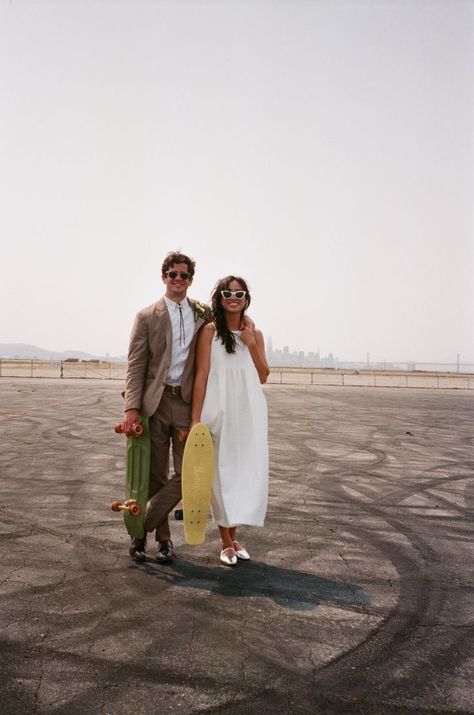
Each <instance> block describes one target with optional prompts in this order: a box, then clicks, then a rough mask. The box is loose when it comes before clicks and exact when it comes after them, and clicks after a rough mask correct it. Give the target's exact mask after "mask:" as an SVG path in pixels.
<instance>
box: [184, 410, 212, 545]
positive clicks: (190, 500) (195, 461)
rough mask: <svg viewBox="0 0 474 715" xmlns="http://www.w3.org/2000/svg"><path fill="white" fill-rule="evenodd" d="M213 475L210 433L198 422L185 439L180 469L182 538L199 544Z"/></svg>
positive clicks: (203, 528)
mask: <svg viewBox="0 0 474 715" xmlns="http://www.w3.org/2000/svg"><path fill="white" fill-rule="evenodd" d="M213 479H214V447H213V445H212V437H211V435H210V432H209V430H208V429H207V427H206V425H205V424H203V423H202V422H199V423H198V424H197V425H194V427H193V428H192V430H191V431H190V433H189V435H188V438H187V440H186V445H185V447H184V454H183V466H182V471H181V482H182V491H183V520H184V538H185V539H186V541H187V543H188V544H202V543H203V542H204V539H205V537H206V522H207V513H208V511H209V503H210V501H211V491H212V481H213Z"/></svg>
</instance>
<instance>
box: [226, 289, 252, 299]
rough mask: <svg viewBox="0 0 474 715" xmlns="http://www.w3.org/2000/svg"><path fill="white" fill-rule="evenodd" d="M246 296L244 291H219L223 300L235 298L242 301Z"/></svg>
mask: <svg viewBox="0 0 474 715" xmlns="http://www.w3.org/2000/svg"><path fill="white" fill-rule="evenodd" d="M246 295H247V291H245V290H221V296H222V297H223V298H227V299H228V298H237V300H242V299H243V298H245V296H246Z"/></svg>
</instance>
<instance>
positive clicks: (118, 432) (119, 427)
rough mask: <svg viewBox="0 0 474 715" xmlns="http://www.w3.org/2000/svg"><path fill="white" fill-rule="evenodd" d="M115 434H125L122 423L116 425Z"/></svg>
mask: <svg viewBox="0 0 474 715" xmlns="http://www.w3.org/2000/svg"><path fill="white" fill-rule="evenodd" d="M114 432H117V434H122V432H123V425H122V423H121V422H119V423H118V424H116V425H114Z"/></svg>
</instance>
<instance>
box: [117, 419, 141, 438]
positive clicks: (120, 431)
mask: <svg viewBox="0 0 474 715" xmlns="http://www.w3.org/2000/svg"><path fill="white" fill-rule="evenodd" d="M114 432H117V434H123V424H122V423H121V422H119V423H118V424H116V425H114ZM132 434H133V435H135V437H140V435H141V434H143V427H142V425H140V424H136V425H133V427H132Z"/></svg>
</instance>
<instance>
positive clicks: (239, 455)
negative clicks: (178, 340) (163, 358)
mask: <svg viewBox="0 0 474 715" xmlns="http://www.w3.org/2000/svg"><path fill="white" fill-rule="evenodd" d="M234 335H235V339H236V349H235V353H228V352H226V349H225V347H224V345H223V344H222V343H221V341H220V339H219V338H217V337H214V338H213V340H212V343H211V359H210V369H209V376H208V380H207V388H206V396H205V398H204V403H203V407H202V411H201V422H204V424H206V425H207V426H208V427H209V431H210V433H211V435H212V440H213V443H214V454H215V458H214V459H215V468H214V469H215V471H214V483H213V487H212V499H211V510H212V516H213V518H214V521H216V522H217V524H219V525H220V526H225V527H231V526H239V525H240V524H248V525H250V526H263V522H264V519H265V514H266V511H267V500H268V436H267V433H268V416H267V402H266V400H265V396H264V394H263V390H262V386H261V384H260V380H259V377H258V373H257V370H256V368H255V365H254V363H253V360H252V357H251V355H250V353H249V350H248V348H247V346H246V345H245V343H244V342H243V341H242V340H241V339H240V331H234Z"/></svg>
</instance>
